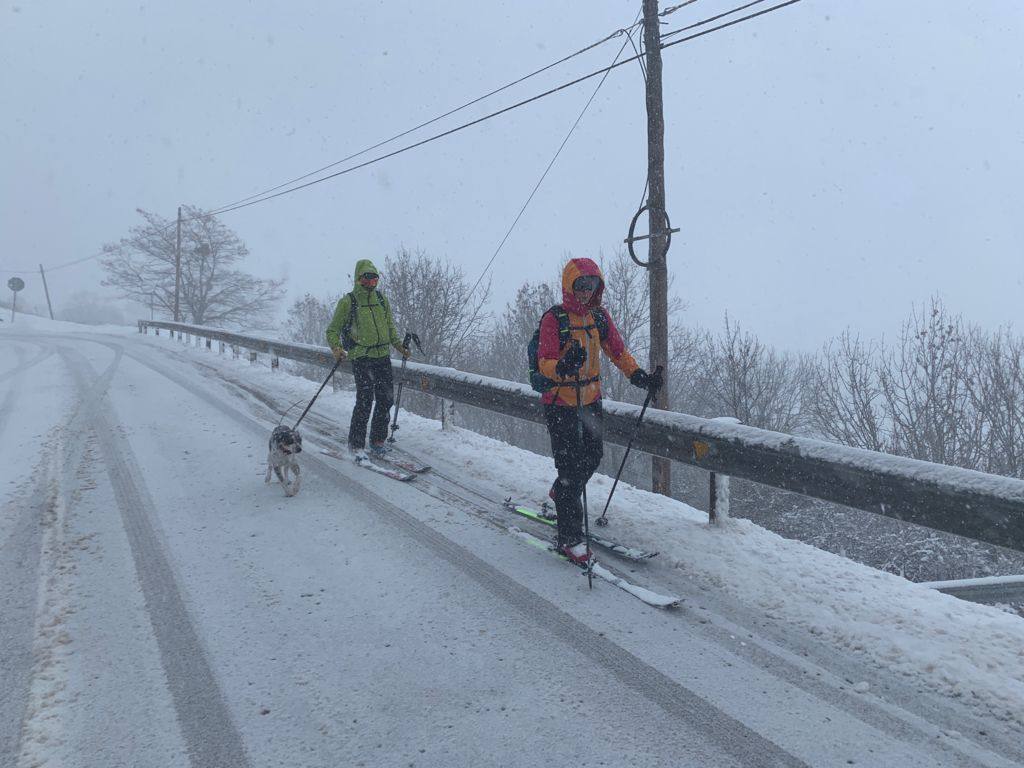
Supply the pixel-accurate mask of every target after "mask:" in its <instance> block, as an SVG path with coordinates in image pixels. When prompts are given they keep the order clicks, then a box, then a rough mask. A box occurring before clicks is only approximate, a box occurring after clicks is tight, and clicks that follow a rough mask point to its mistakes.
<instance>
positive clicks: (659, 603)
mask: <svg viewBox="0 0 1024 768" xmlns="http://www.w3.org/2000/svg"><path fill="white" fill-rule="evenodd" d="M508 530H509V532H510V533H511V534H513V535H514V536H516V537H518V538H519V539H521V540H523V541H525V542H526V543H527V544H530V545H531V546H533V547H536V548H537V549H543V550H545V551H547V552H550V553H551V554H552V555H554V556H555V557H557V558H558V559H559V560H561V561H562V562H565V563H569V564H570V565H573V566H575V567H577V568H579V570H580V572H581V573H586V572H587V569H586V568H585V567H583V566H577V565H576V564H575V563H573V562H572V561H571V560H569V558H567V557H566V556H565V555H563V554H562V553H561V552H559V551H558V550H557V549H555V545H554V544H552V543H551V542H550V541H545V540H544V539H540V538H538V537H536V536H534V535H533V534H532V533H527V532H526V531H524V530H521V529H519V528H516V527H515V526H514V525H513V526H509V529H508ZM593 574H594V576H596V577H597V578H599V579H601V580H602V581H606V582H608V583H609V584H613V585H615V586H616V587H618V588H619V589H621V590H622V591H624V592H628V593H629V594H631V595H632V596H633V597H635V598H636V599H637V600H641V601H642V602H644V603H646V604H647V605H650V606H653V607H654V608H675V607H676V606H678V605H679V602H680V599H679V598H678V597H674V596H671V595H659V594H658V593H657V592H652V591H651V590H649V589H646V588H644V587H641V586H640V585H639V584H634V583H633V582H631V581H628V580H626V579H624V578H622V577H621V576H619V575H618V574H617V573H615V572H614V571H612V570H611V569H609V568H605V567H604V566H603V565H601V564H600V563H598V562H594V564H593Z"/></svg>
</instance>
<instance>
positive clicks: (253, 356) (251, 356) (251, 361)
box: [249, 350, 256, 365]
mask: <svg viewBox="0 0 1024 768" xmlns="http://www.w3.org/2000/svg"><path fill="white" fill-rule="evenodd" d="M249 364H250V365H256V352H255V351H254V350H250V351H249Z"/></svg>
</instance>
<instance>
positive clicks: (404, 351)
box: [395, 345, 412, 360]
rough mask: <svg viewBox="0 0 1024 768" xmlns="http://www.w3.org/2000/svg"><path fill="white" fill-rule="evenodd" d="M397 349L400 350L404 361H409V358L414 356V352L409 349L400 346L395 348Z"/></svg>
mask: <svg viewBox="0 0 1024 768" xmlns="http://www.w3.org/2000/svg"><path fill="white" fill-rule="evenodd" d="M395 349H397V350H398V352H399V354H400V355H401V356H402V359H403V360H408V359H409V356H410V355H411V354H412V352H411V351H410V350H409V348H408V347H403V346H401V345H399V346H397V347H395Z"/></svg>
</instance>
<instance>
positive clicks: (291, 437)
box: [263, 424, 302, 496]
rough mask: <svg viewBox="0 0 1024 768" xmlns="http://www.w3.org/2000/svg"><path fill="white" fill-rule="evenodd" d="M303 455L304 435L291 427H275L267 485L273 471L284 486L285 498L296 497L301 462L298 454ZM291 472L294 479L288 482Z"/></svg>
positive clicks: (268, 461)
mask: <svg viewBox="0 0 1024 768" xmlns="http://www.w3.org/2000/svg"><path fill="white" fill-rule="evenodd" d="M300 453H302V435H300V434H299V433H298V431H297V430H294V429H292V428H291V427H286V426H285V425H283V424H281V425H279V426H277V427H274V431H273V433H272V434H271V435H270V448H269V451H268V453H267V476H266V477H265V478H264V480H263V481H264V482H265V483H269V482H270V473H271V471H273V472H274V473H275V474H276V475H277V479H278V480H280V481H281V484H282V485H283V486H284V495H285V496H294V495H295V494H296V493H298V492H299V461H298V459H297V456H298V454H300ZM289 472H291V473H292V475H293V477H294V479H293V480H292V481H291V482H289V481H288V473H289Z"/></svg>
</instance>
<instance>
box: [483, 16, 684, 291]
mask: <svg viewBox="0 0 1024 768" xmlns="http://www.w3.org/2000/svg"><path fill="white" fill-rule="evenodd" d="M693 1H694V0H691V2H693ZM637 19H638V20H639V14H637ZM636 24H637V22H633V26H634V27H635V26H636ZM630 29H632V27H630ZM626 35H627V36H629V32H627V33H626ZM632 39H633V38H632V36H629V40H628V41H627V42H624V43H623V44H622V47H621V48H619V52H618V53H616V54H615V58H614V59H612V64H614V63H615V62H616V61H618V60H619V56H621V55H622V52H623V51H624V50H626V46H627V45H628V44H629V42H631V41H632ZM609 72H611V69H608V70H606V71H605V73H604V77H602V78H601V80H600V81H599V82H598V84H597V87H596V88H594V92H593V93H592V94H590V98H589V99H587V103H586V104H584V105H583V109H582V110H581V111H580V114H579V116H578V117H577V118H576V122H574V123H573V124H572V127H571V128H570V129H569V132H568V133H567V134H565V138H564V139H562V143H561V144H560V145H559V146H558V149H557V151H556V152H555V156H554V157H552V158H551V162H550V163H548V167H547V168H545V169H544V173H542V174H541V176H540V179H538V181H537V183H536V184H535V185H534V187H533V190H532V191H531V192H530V196H529V197H527V198H526V202H525V203H523V207H522V208H520V209H519V213H518V214H516V217H515V219H514V220H513V221H512V226H510V227H509V228H508V231H507V232H506V233H505V236H504V237H503V238H501V242H500V243H498V247H497V248H495V249H494V253H493V254H491V258H490V260H488V262H487V264H486V265H485V266H484V268H483V271H482V272H480V277H478V278H477V279H476V282H475V283H474V284H473V287H472V288H470V290H469V294H470V295H472V294H473V293H474V292H475V291H476V289H477V286H479V285H480V282H481V281H482V280H483V279H484V276H486V275H487V272H488V271H489V270H490V268H491V265H492V264H493V263H494V260H495V259H496V258H498V254H499V253H501V249H502V248H503V247H504V246H505V243H506V242H507V241H508V238H509V236H511V234H512V230H514V229H515V228H516V224H518V223H519V219H521V218H522V217H523V214H524V213H525V212H526V208H527V206H529V204H530V201H531V200H533V196H534V195H536V194H537V190H538V189H540V185H541V184H543V183H544V179H546V178H547V175H548V171H550V170H551V168H552V166H554V164H555V161H556V160H557V159H558V156H559V155H560V154H562V150H563V149H564V148H565V145H566V144H567V143H568V141H569V137H570V136H572V134H573V132H574V131H575V130H576V126H578V125H579V124H580V120H582V119H583V116H584V115H585V114H586V113H587V110H588V109H589V108H590V105H591V103H592V102H593V101H594V97H595V96H597V92H598V91H600V90H601V86H602V85H604V81H605V80H607V79H608V73H609Z"/></svg>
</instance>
